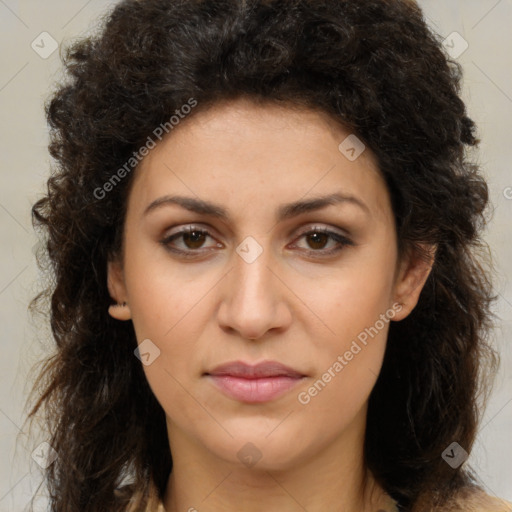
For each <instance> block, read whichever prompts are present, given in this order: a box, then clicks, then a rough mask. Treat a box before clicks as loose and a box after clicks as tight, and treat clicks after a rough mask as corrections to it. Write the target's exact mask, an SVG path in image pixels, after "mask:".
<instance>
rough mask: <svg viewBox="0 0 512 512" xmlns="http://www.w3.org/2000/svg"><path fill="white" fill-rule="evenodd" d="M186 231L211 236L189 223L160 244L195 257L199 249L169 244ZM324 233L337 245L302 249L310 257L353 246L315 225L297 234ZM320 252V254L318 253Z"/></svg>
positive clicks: (343, 238)
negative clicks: (326, 248) (176, 246)
mask: <svg viewBox="0 0 512 512" xmlns="http://www.w3.org/2000/svg"><path fill="white" fill-rule="evenodd" d="M187 233H189V234H190V233H198V234H200V235H207V236H209V237H211V238H213V237H212V236H211V234H210V232H209V231H208V230H206V229H203V228H199V227H197V226H193V225H190V226H187V227H186V228H185V229H182V230H181V231H178V232H176V233H173V234H172V235H170V236H167V237H165V238H164V239H163V240H161V242H160V243H161V244H162V245H163V246H164V248H165V249H166V250H168V251H170V252H172V253H175V254H179V255H180V256H182V257H185V258H194V257H197V256H198V255H199V254H198V253H199V251H201V249H196V250H194V249H189V250H188V251H184V250H182V249H176V248H175V247H172V246H171V243H172V242H173V241H174V240H175V239H177V238H179V237H181V236H183V235H184V234H187ZM318 233H320V234H324V235H327V236H328V237H329V238H330V239H331V240H334V241H335V242H337V243H338V244H339V245H338V247H336V248H334V249H328V250H323V249H319V250H314V249H311V250H308V249H304V251H305V252H306V253H307V254H308V255H309V256H312V257H329V256H332V255H334V254H336V253H338V252H340V251H341V250H342V249H343V248H344V247H346V246H354V245H355V244H354V242H352V241H351V240H349V239H348V238H347V237H345V236H343V235H340V234H339V233H336V232H334V231H331V230H329V229H326V228H320V227H317V226H314V227H312V228H311V229H310V230H308V231H305V232H304V233H301V234H300V235H299V238H302V237H305V236H308V235H312V234H318ZM202 252H206V251H204V250H203V251H202ZM319 253H320V254H319Z"/></svg>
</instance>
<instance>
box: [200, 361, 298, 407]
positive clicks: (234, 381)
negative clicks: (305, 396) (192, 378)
mask: <svg viewBox="0 0 512 512" xmlns="http://www.w3.org/2000/svg"><path fill="white" fill-rule="evenodd" d="M203 376H205V377H206V378H208V379H209V380H210V381H211V382H212V383H213V384H214V385H215V386H216V387H217V389H218V390H219V391H221V392H222V393H224V394H225V395H226V396H228V397H230V398H232V399H234V400H237V401H239V402H245V403H263V402H269V401H271V400H274V399H277V398H278V397H280V396H282V395H284V394H285V393H287V392H288V391H290V390H291V389H292V388H293V387H295V386H296V385H297V384H298V383H299V382H301V381H302V380H303V379H305V378H306V375H305V374H303V373H301V372H299V371H297V370H294V369H293V368H290V367H288V366H286V365H283V364H281V363H279V362H277V361H264V362H262V363H259V364H257V365H250V364H247V363H244V362H242V361H235V362H231V363H226V364H223V365H220V366H217V367H216V368H214V369H213V370H211V371H210V372H207V373H205V374H203Z"/></svg>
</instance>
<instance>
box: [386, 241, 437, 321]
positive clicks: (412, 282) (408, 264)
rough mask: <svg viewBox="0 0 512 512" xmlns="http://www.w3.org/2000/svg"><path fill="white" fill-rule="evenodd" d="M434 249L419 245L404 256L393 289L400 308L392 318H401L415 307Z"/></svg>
mask: <svg viewBox="0 0 512 512" xmlns="http://www.w3.org/2000/svg"><path fill="white" fill-rule="evenodd" d="M436 250H437V246H431V245H429V246H427V245H421V246H420V248H416V249H411V250H410V251H409V253H408V254H407V256H406V257H404V261H403V262H402V264H401V267H400V271H399V273H398V277H397V279H396V281H395V289H394V300H395V302H398V303H400V304H401V305H402V308H401V310H400V311H399V312H397V314H396V315H395V317H394V318H393V320H395V321H399V320H403V319H404V318H406V317H407V316H408V315H409V314H410V313H411V311H412V310H413V309H414V308H415V307H416V304H417V303H418V300H419V297H420V294H421V291H422V289H423V287H424V285H425V283H426V281H427V279H428V276H429V275H430V272H431V270H432V267H433V265H434V262H435V254H436Z"/></svg>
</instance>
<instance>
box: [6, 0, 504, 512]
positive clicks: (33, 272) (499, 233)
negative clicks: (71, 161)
mask: <svg viewBox="0 0 512 512" xmlns="http://www.w3.org/2000/svg"><path fill="white" fill-rule="evenodd" d="M114 3H115V2H113V1H109V0H89V1H86V0H66V1H63V0H61V1H56V0H45V2H41V0H37V1H36V0H18V1H17V0H0V44H1V45H2V46H1V48H2V52H1V55H0V60H1V66H0V69H1V74H0V111H1V112H2V122H1V125H0V130H1V138H0V141H1V151H0V158H1V174H0V180H1V185H0V227H1V252H0V260H1V273H0V326H1V336H2V340H1V345H0V346H1V349H2V351H1V357H0V433H1V436H0V512H7V511H20V510H22V509H23V507H24V505H25V504H26V503H27V502H28V500H29V498H30V496H31V495H32V494H33V493H34V492H35V488H36V486H37V484H38V483H39V482H40V480H41V474H42V470H41V468H40V466H39V465H38V463H37V462H36V460H34V459H33V458H32V453H33V452H34V450H35V452H34V453H35V458H36V459H37V457H38V454H40V453H41V448H37V447H38V446H39V444H40V443H41V442H43V441H44V440H45V438H44V435H41V434H38V432H37V431H35V432H34V435H33V437H31V438H29V437H28V436H27V432H26V428H25V431H23V430H22V427H23V421H24V419H25V414H26V411H25V410H24V409H23V406H24V403H25V399H26V396H27V393H28V391H29V389H30V382H31V381H30V378H31V376H32V374H31V373H30V370H31V367H32V365H33V364H34V363H35V362H36V361H37V360H38V359H40V358H41V356H42V355H44V352H45V341H44V340H45V337H47V336H48V333H49V329H48V326H46V325H45V323H44V322H42V321H41V319H40V318H38V319H35V320H31V318H30V316H29V314H28V312H27V304H28V302H29V300H30V298H31V297H32V296H33V295H34V294H35V292H36V291H37V289H38V283H37V279H38V270H37V268H36V265H35V262H34V256H33V250H34V244H35V242H36V238H35V235H34V234H33V231H32V228H31V222H30V213H29V212H30V206H31V205H32V203H33V202H34V201H35V200H36V199H37V197H38V196H39V194H40V193H41V192H42V191H43V187H44V183H45V180H46V178H47V175H48V170H49V164H50V159H49V156H48V154H47V147H46V146H47V141H48V139H47V128H46V124H45V120H44V116H43V101H44V100H45V98H46V97H47V96H48V94H49V92H50V91H51V90H52V87H53V84H54V83H55V82H56V81H58V80H59V79H60V77H61V74H60V70H59V68H60V63H59V51H58V50H57V51H55V52H54V53H53V54H51V55H50V56H48V57H47V58H42V56H41V55H40V54H41V53H43V52H45V51H49V50H50V49H51V47H50V44H49V40H48V39H46V40H45V43H44V48H43V44H42V43H41V38H43V37H46V36H40V34H41V33H42V32H48V33H49V34H51V36H52V37H53V38H54V39H55V40H56V41H57V43H58V44H59V45H61V44H62V43H64V44H66V43H69V42H70V41H71V40H73V39H74V38H76V37H78V36H80V35H83V34H85V33H86V32H87V31H88V30H90V29H92V28H93V27H94V24H95V22H94V20H96V19H97V17H98V16H99V15H100V14H102V13H103V12H105V11H106V9H107V8H108V7H109V6H111V5H113V4H114ZM419 3H420V5H421V6H422V7H423V9H424V12H425V15H426V17H427V19H428V21H429V24H430V25H431V26H432V27H433V28H434V29H435V30H436V31H437V32H438V33H439V34H440V35H441V36H442V37H443V38H445V37H448V36H450V37H449V38H448V39H447V41H448V44H449V45H450V46H452V47H453V48H452V49H451V50H448V51H458V52H460V51H461V50H462V49H463V48H464V47H463V46H462V45H463V44H464V43H463V41H462V40H460V39H454V37H455V38H456V37H458V36H456V35H455V36H453V35H451V34H452V33H453V32H454V31H456V32H458V34H460V36H462V37H463V38H464V40H465V41H467V43H468V48H467V49H466V51H465V52H464V53H462V54H461V55H460V56H458V57H457V60H458V61H459V62H460V63H461V64H462V65H463V68H464V71H465V79H464V92H463V97H464V99H465V101H466V102H467V104H468V108H469V113H470V115H471V117H472V118H473V119H474V120H475V121H476V122H477V124H478V126H479V134H480V137H481V139H482V144H481V148H480V151H479V153H478V161H479V162H480V164H481V165H482V166H483V167H484V170H485V174H486V176H487V178H488V182H489V185H490V189H491V200H492V203H493V205H494V208H495V212H494V217H493V219H492V221H491V223H490V225H489V228H488V231H487V234H486V240H487V241H488V243H489V245H490V246H491V248H492V249H493V251H494V259H495V266H496V269H497V271H498V273H499V278H498V283H497V284H498V291H499V293H500V301H499V303H498V304H497V305H496V313H497V314H498V315H499V318H500V322H499V324H498V325H497V327H496V333H495V343H496V346H497V348H498V350H499V351H500V353H501V358H502V366H501V369H500V373H499V375H498V378H497V381H496V385H495V388H494V391H493V394H492V396H491V398H490V401H489V405H488V407H487V410H486V412H485V415H484V418H483V421H482V423H481V427H480V432H479V435H478V439H477V442H476V446H475V448H474V451H473V453H472V454H471V457H470V462H471V463H472V465H473V466H474V467H475V468H476V469H477V471H478V472H479V475H480V478H481V481H482V484H483V485H485V487H486V489H487V491H488V492H489V493H490V494H493V495H498V496H501V497H503V498H506V499H508V500H510V501H512V465H511V464H510V461H511V460H512V442H511V441H510V438H511V436H510V433H511V431H512V403H511V402H512V386H511V381H512V371H511V370H512V345H511V334H512V329H511V327H512V326H511V319H512V286H511V285H510V283H509V279H508V276H510V275H512V244H511V243H510V241H511V238H512V237H511V235H510V230H509V229H508V228H509V225H510V218H511V215H512V175H511V173H510V162H512V143H511V140H510V128H511V126H510V124H511V123H510V119H511V114H512V80H511V79H512V75H511V66H510V58H509V54H510V50H511V49H512V36H511V32H510V30H509V29H510V27H511V26H512V0H499V1H497V0H445V1H443V2H441V1H438V0H437V1H436V0H420V2H419ZM34 40H35V42H36V43H38V44H39V47H36V48H37V50H38V52H39V53H37V52H36V51H35V50H34V49H33V48H32V47H31V44H32V42H33V41H34ZM43 56H45V55H43ZM509 187H510V188H509ZM39 503H40V509H41V510H44V509H45V507H44V503H45V501H44V498H41V499H40V500H39Z"/></svg>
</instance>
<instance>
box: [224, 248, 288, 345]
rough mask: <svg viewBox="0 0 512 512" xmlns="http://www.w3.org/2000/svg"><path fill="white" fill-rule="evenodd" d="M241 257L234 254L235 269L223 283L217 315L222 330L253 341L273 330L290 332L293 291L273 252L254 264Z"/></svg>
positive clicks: (257, 258)
mask: <svg viewBox="0 0 512 512" xmlns="http://www.w3.org/2000/svg"><path fill="white" fill-rule="evenodd" d="M240 254H242V256H240ZM240 254H238V253H233V265H234V267H233V268H232V269H231V271H230V272H228V274H227V275H226V276H225V278H224V279H223V280H222V284H221V289H220V290H221V304H220V306H219V309H218V313H217V314H218V322H219V325H220V327H221V328H222V329H224V330H226V331H231V332H233V331H235V332H237V333H238V334H239V335H240V336H241V337H243V338H245V339H250V340H257V339H260V338H262V337H263V336H264V335H265V334H266V333H267V332H268V331H271V330H273V331H275V332H279V331H284V330H286V328H287V327H288V326H289V325H290V323H291V319H292V314H291V311H290V307H289V306H290V305H289V303H288V300H287V297H289V295H290V294H291V292H290V291H289V289H288V288H287V287H286V285H285V284H284V282H283V279H282V277H281V276H279V269H278V268H277V267H278V265H277V264H276V261H275V258H273V257H272V255H271V251H270V249H264V250H263V252H262V253H261V254H259V256H257V257H256V259H254V260H253V261H251V258H245V257H243V253H242V252H241V253H240ZM287 291H288V295H287V293H286V292H287Z"/></svg>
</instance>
